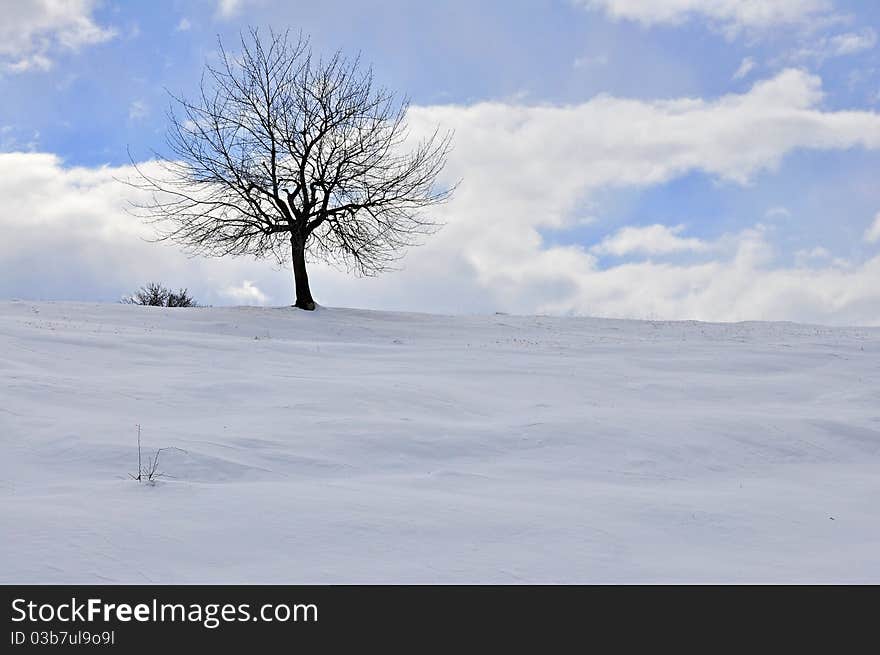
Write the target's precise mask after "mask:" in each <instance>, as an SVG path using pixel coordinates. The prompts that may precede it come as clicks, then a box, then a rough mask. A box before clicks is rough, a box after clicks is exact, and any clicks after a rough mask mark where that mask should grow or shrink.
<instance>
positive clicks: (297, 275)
mask: <svg viewBox="0 0 880 655" xmlns="http://www.w3.org/2000/svg"><path fill="white" fill-rule="evenodd" d="M290 253H291V259H292V260H293V281H294V284H295V285H296V303H295V304H294V307H299V308H300V309H306V310H309V311H312V310H313V309H315V301H314V300H313V299H312V292H311V290H310V289H309V274H308V273H307V272H306V247H305V243H298V242H297V241H296V240H295V239H291V240H290Z"/></svg>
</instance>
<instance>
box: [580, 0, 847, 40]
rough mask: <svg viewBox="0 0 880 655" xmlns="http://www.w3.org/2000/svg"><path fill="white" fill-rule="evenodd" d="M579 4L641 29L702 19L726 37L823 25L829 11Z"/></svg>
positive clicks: (770, 1) (797, 1) (718, 4)
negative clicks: (744, 31)
mask: <svg viewBox="0 0 880 655" xmlns="http://www.w3.org/2000/svg"><path fill="white" fill-rule="evenodd" d="M579 4H581V5H584V6H586V7H588V8H591V9H597V10H601V11H604V12H605V13H606V14H607V15H608V16H610V17H611V18H613V19H617V20H631V21H636V22H639V23H642V24H643V25H658V24H659V25H663V24H666V25H676V24H680V23H683V22H685V21H688V20H691V19H694V18H702V19H705V20H708V21H710V22H711V23H713V24H715V25H718V26H719V27H721V28H722V29H723V30H724V31H725V32H726V33H727V34H728V35H730V36H732V35H734V34H736V33H738V32H740V31H742V30H744V29H747V30H766V29H769V28H774V27H781V26H791V25H803V26H807V25H810V24H814V23H818V22H826V21H828V20H829V18H830V16H831V10H832V5H831V3H830V2H829V1H828V0H579Z"/></svg>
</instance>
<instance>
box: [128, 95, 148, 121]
mask: <svg viewBox="0 0 880 655" xmlns="http://www.w3.org/2000/svg"><path fill="white" fill-rule="evenodd" d="M149 113H150V109H149V107H147V104H146V103H145V102H144V101H143V100H134V101H133V102H132V103H131V104H130V105H129V106H128V119H129V120H132V121H136V120H140V119H141V118H145V117H146V116H147V114H149Z"/></svg>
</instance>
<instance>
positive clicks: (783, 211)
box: [764, 207, 791, 219]
mask: <svg viewBox="0 0 880 655" xmlns="http://www.w3.org/2000/svg"><path fill="white" fill-rule="evenodd" d="M764 218H769V219H774V218H791V211H790V210H789V209H788V208H787V207H771V208H770V209H768V210H767V211H766V212H764Z"/></svg>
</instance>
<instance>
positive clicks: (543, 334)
mask: <svg viewBox="0 0 880 655" xmlns="http://www.w3.org/2000/svg"><path fill="white" fill-rule="evenodd" d="M0 375H2V380H3V382H2V385H0V534H2V539H0V582H2V583H73V582H78V583H79V582H82V583H100V582H108V583H121V582H126V583H129V582H130V583H138V582H148V583H149V582H156V583H159V582H165V583H196V582H210V583H234V582H238V583H309V582H316V583H321V582H333V583H346V582H348V583H355V582H380V583H381V582H388V583H390V582H404V583H409V582H428V583H452V582H496V583H521V582H562V583H564V582H660V581H664V582H669V581H672V582H713V581H757V582H818V581H834V582H847V581H850V582H868V581H870V582H880V557H878V556H877V553H878V552H880V503H878V497H880V476H878V470H880V468H878V467H880V330H877V329H860V328H850V329H842V328H833V329H832V328H824V327H815V326H805V325H795V324H778V323H773V324H769V323H740V324H704V323H694V322H648V321H617V320H598V319H576V318H547V317H514V316H490V317H443V316H428V315H416V314H395V313H380V312H369V311H358V310H342V309H320V310H319V311H317V312H315V313H306V312H301V311H297V310H292V309H287V308H278V309H264V308H200V309H162V308H153V307H137V306H116V305H95V304H78V303H32V302H5V303H0ZM136 424H140V425H141V426H142V430H143V443H144V451H145V453H150V454H152V452H153V451H155V449H156V448H160V447H165V446H173V447H175V448H180V449H182V450H183V451H185V452H180V451H176V450H175V451H166V452H163V454H162V462H161V465H160V469H161V470H162V471H163V472H164V473H165V474H166V476H167V477H164V478H161V479H160V481H159V483H158V484H156V485H154V486H150V485H143V484H138V483H137V482H135V481H133V480H131V479H130V478H129V474H133V473H136V468H137V448H136V428H135V425H136Z"/></svg>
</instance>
